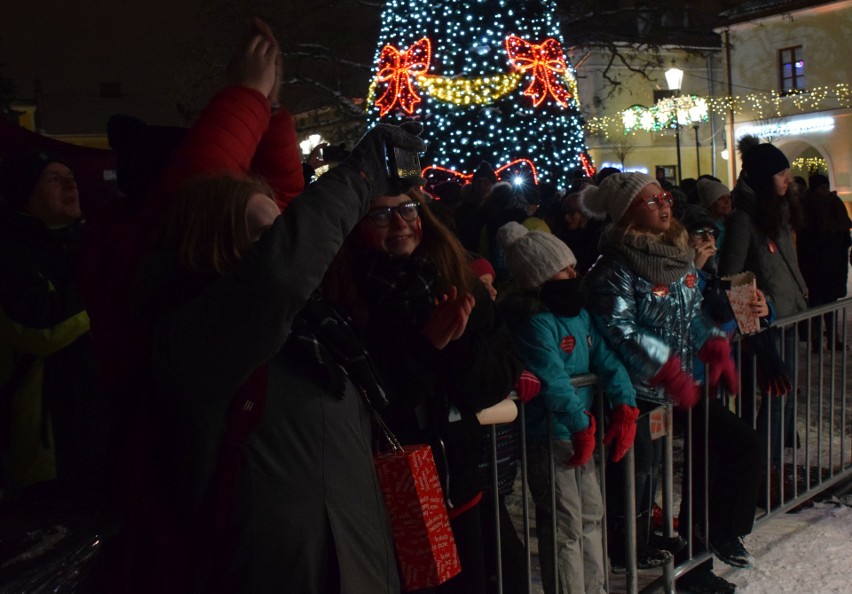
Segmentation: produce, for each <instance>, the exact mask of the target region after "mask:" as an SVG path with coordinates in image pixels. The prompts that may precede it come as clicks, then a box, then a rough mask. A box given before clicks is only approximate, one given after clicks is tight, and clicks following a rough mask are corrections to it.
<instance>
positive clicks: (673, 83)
mask: <svg viewBox="0 0 852 594" xmlns="http://www.w3.org/2000/svg"><path fill="white" fill-rule="evenodd" d="M682 83H683V70H681V69H680V68H678V67H676V66H674V64H672V67H671V68H669V69H668V70H666V84H667V85H668V87H669V90H670V91H674V94H675V102H674V103H675V109H674V114H675V147H676V149H677V183H678V185H680V180H681V173H680V170H681V169H680V116H679V114H678V111H679V110H678V98H679V97H680V85H681V84H682Z"/></svg>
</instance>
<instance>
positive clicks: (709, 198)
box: [697, 177, 731, 210]
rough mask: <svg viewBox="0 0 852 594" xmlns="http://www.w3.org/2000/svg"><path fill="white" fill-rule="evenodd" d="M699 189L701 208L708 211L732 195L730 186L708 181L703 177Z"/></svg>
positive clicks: (699, 181) (699, 182)
mask: <svg viewBox="0 0 852 594" xmlns="http://www.w3.org/2000/svg"><path fill="white" fill-rule="evenodd" d="M697 187H698V201H699V202H700V203H701V206H703V207H704V208H706V209H707V210H710V207H711V206H713V203H714V202H716V201H717V200H718V199H719V198H721V197H722V196H724V195H725V194H730V193H731V191H730V190H729V189H728V186H726V185H725V184H722V183H719V182H717V181H713V180H712V179H707V178H706V177H702V178H701V179H699V180H698V184H697Z"/></svg>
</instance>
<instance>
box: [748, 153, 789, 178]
mask: <svg viewBox="0 0 852 594" xmlns="http://www.w3.org/2000/svg"><path fill="white" fill-rule="evenodd" d="M742 159H743V169H745V172H746V174H747V175H748V179H749V180H750V181H753V182H756V183H757V184H758V185H766V184H768V183H769V180H770V179H771V178H772V176H773V175H775V174H776V173H780V172H782V171H784V170H785V169H789V168H790V161H789V160H787V157H786V155H784V153H782V152H781V151H780V150H779V149H778V148H776V147H775V146H773V145H771V144H769V143H763V144H757V145H753V146H750V147H748V148H746V149H745V150H743V152H742Z"/></svg>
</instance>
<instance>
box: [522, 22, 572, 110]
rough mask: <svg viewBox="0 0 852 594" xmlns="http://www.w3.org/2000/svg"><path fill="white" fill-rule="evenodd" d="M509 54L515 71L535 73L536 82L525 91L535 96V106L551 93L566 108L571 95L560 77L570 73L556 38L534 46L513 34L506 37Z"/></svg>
mask: <svg viewBox="0 0 852 594" xmlns="http://www.w3.org/2000/svg"><path fill="white" fill-rule="evenodd" d="M506 52H507V53H508V54H509V59H510V60H511V61H512V62H513V63H514V65H515V68H516V69H517V70H520V71H521V72H526V71H527V70H532V74H533V81H532V82H531V83H530V86H528V87H527V88H526V90H525V91H524V95H526V96H527V97H532V99H533V105H535V106H536V107H538V106H539V104H541V102H542V101H544V98H545V97H546V96H547V95H548V94H550V95H551V96H552V97H553V98H554V99H555V100H556V102H557V103H559V105H561V106H562V107H567V105H568V100H569V99H571V93H569V92H568V90H567V89H565V87H563V86H562V85H561V84H560V82H559V80H558V79H557V78H556V77H557V75H560V76H564V75H565V74H566V73H567V72H568V66H567V65H566V64H565V54H564V53H562V46H561V45H560V44H559V42H558V41H556V40H555V39H552V38H551V39H545V40H544V42H542V44H541V45H534V44H532V43H530V42H529V41H526V40H525V39H521V38H520V37H515V36H514V35H510V36H509V37H508V38H506Z"/></svg>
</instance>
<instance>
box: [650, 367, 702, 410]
mask: <svg viewBox="0 0 852 594" xmlns="http://www.w3.org/2000/svg"><path fill="white" fill-rule="evenodd" d="M651 384H652V385H654V386H657V385H661V386H662V387H663V389H664V390H665V391H666V394H668V395H669V396H670V397H671V399H672V401H673V402H674V403H675V406H677V407H678V408H679V409H681V410H689V409H690V408H692V407H693V406H695V405H696V404H698V401H699V400H700V399H701V391H700V390H699V389H698V384H696V383H695V380H694V379H692V376H691V375H689V374H688V373H686V372H685V371H682V370H681V368H680V357H678V356H677V355H672V356H671V357H669V360H668V361H666V364H665V365H663V367H662V369H660V371H658V372H657V375H655V376H654V377H652V378H651Z"/></svg>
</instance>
